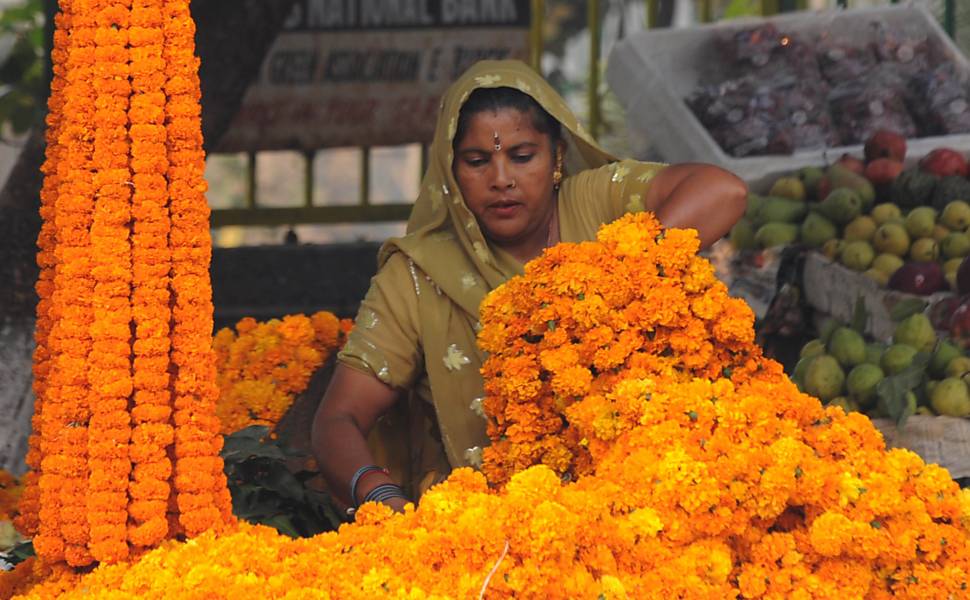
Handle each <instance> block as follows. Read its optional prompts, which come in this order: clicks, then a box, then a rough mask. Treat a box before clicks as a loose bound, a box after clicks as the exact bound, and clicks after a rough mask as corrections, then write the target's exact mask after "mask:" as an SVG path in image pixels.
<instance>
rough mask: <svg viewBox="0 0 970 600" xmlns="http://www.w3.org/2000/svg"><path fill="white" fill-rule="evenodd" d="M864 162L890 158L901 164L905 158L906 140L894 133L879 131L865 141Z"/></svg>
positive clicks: (884, 130) (885, 130)
mask: <svg viewBox="0 0 970 600" xmlns="http://www.w3.org/2000/svg"><path fill="white" fill-rule="evenodd" d="M864 152H865V155H866V162H871V161H874V160H877V159H880V158H891V159H893V160H898V161H899V162H903V159H904V158H906V138H905V137H903V136H901V135H899V134H898V133H896V132H895V131H890V130H888V129H880V130H879V131H877V132H875V133H874V134H872V135H871V136H869V139H868V140H866V145H865V149H864Z"/></svg>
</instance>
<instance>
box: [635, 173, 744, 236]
mask: <svg viewBox="0 0 970 600" xmlns="http://www.w3.org/2000/svg"><path fill="white" fill-rule="evenodd" d="M747 197H748V186H747V185H746V184H745V183H744V182H743V181H742V180H741V179H740V178H738V177H737V176H736V175H734V174H733V173H731V172H729V171H725V170H724V169H722V168H720V167H715V166H714V165H707V164H700V163H683V164H676V165H670V166H668V167H665V168H664V169H663V170H662V171H660V172H659V173H657V175H656V176H655V177H654V178H653V180H651V182H650V188H649V189H648V190H647V194H646V198H645V206H646V208H647V210H651V211H653V212H654V214H656V215H657V218H658V219H659V220H660V222H661V223H662V224H663V225H664V226H665V227H683V228H693V229H696V230H697V232H698V235H699V236H700V240H701V247H702V248H707V247H708V246H710V245H711V244H713V243H714V242H716V241H717V240H719V239H721V238H722V237H724V236H725V235H727V233H728V232H729V231H730V230H731V227H732V226H734V224H735V223H736V222H737V221H738V219H740V218H741V216H742V215H743V214H744V209H745V207H746V206H747Z"/></svg>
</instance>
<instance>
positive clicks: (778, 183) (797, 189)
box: [768, 177, 805, 202]
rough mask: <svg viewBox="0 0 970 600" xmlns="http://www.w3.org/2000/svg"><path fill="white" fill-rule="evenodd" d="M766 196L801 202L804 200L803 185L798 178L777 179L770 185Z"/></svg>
mask: <svg viewBox="0 0 970 600" xmlns="http://www.w3.org/2000/svg"><path fill="white" fill-rule="evenodd" d="M768 195H769V196H779V197H782V198H791V199H792V200H798V201H799V202H802V201H804V200H805V184H804V183H802V180H801V179H799V178H798V177H779V178H778V179H776V180H775V183H773V184H772V185H771V190H769V191H768Z"/></svg>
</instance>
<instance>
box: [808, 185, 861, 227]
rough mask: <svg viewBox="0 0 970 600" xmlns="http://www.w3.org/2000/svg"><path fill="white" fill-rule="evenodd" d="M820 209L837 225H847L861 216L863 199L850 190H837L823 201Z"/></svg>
mask: <svg viewBox="0 0 970 600" xmlns="http://www.w3.org/2000/svg"><path fill="white" fill-rule="evenodd" d="M818 208H819V210H820V211H822V214H823V215H825V216H826V217H828V219H829V220H830V221H832V222H833V223H835V224H836V225H845V224H846V223H848V222H849V221H851V220H852V219H854V218H856V217H858V216H859V214H861V212H862V199H861V198H859V195H858V194H856V193H855V192H853V191H852V190H850V189H848V188H844V187H840V188H835V189H833V190H832V191H831V192H829V195H828V196H826V197H825V199H824V200H822V203H821V204H819V207H818Z"/></svg>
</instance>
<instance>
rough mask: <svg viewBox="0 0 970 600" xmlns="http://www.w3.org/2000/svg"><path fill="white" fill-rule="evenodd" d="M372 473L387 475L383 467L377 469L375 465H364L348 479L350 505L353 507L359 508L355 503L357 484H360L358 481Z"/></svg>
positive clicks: (358, 504)
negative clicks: (378, 472)
mask: <svg viewBox="0 0 970 600" xmlns="http://www.w3.org/2000/svg"><path fill="white" fill-rule="evenodd" d="M372 471H381V472H383V473H384V474H387V469H385V468H384V467H378V466H377V465H364V466H363V467H361V468H359V469H357V472H356V473H354V476H353V477H351V478H350V503H351V504H353V505H354V507H357V506H360V503H358V502H357V484H358V483H360V480H361V478H362V477H363V476H364V475H366V474H367V473H370V472H372Z"/></svg>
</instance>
